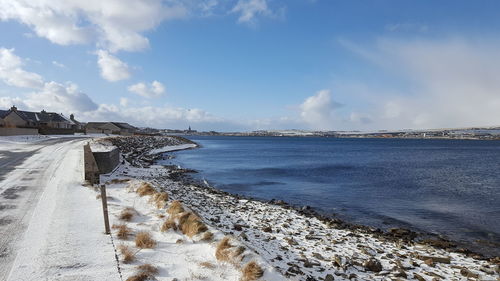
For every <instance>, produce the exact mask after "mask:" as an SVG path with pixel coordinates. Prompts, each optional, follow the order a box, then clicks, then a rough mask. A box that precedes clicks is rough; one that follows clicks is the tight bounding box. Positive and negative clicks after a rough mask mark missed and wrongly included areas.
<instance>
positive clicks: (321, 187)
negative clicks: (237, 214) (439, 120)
mask: <svg viewBox="0 0 500 281" xmlns="http://www.w3.org/2000/svg"><path fill="white" fill-rule="evenodd" d="M187 138H189V139H191V140H193V141H195V142H197V143H199V144H200V145H201V147H200V148H198V149H193V150H185V151H179V152H175V153H173V155H174V158H173V159H168V160H163V162H162V164H168V165H179V166H181V167H183V168H189V169H194V170H197V171H198V173H196V174H193V175H192V176H194V177H195V178H197V179H198V180H202V181H206V182H207V183H208V184H209V185H210V186H213V187H215V188H217V189H220V190H224V191H227V192H230V193H233V194H240V195H244V196H248V197H252V198H256V199H261V200H271V199H276V200H283V201H286V202H288V203H290V204H292V205H295V206H298V207H300V206H311V207H313V208H314V209H315V210H317V211H318V212H320V213H322V214H325V215H331V216H336V217H339V218H341V219H344V220H346V221H349V222H352V223H356V224H363V225H369V226H373V227H379V228H382V229H388V228H390V227H405V228H409V229H412V230H416V231H420V232H425V233H432V234H436V235H440V236H443V237H447V238H449V239H452V240H454V241H458V242H459V243H461V244H462V243H463V244H464V245H467V246H468V247H469V248H471V249H473V250H475V251H479V252H481V253H483V254H486V255H497V256H500V141H482V140H447V139H368V138H352V139H349V138H314V137H226V136H187Z"/></svg>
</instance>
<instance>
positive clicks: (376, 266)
mask: <svg viewBox="0 0 500 281" xmlns="http://www.w3.org/2000/svg"><path fill="white" fill-rule="evenodd" d="M363 266H364V268H365V269H366V270H369V271H373V272H380V271H382V264H381V263H380V262H379V261H378V260H377V259H369V260H367V261H365V263H364V264H363Z"/></svg>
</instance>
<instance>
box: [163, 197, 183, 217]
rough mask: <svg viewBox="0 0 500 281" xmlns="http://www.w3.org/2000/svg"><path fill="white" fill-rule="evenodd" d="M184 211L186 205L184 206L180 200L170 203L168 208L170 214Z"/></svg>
mask: <svg viewBox="0 0 500 281" xmlns="http://www.w3.org/2000/svg"><path fill="white" fill-rule="evenodd" d="M182 212H184V207H182V203H181V202H180V201H178V200H175V201H173V202H172V203H170V206H169V207H168V209H167V213H168V214H170V215H177V214H180V213H182Z"/></svg>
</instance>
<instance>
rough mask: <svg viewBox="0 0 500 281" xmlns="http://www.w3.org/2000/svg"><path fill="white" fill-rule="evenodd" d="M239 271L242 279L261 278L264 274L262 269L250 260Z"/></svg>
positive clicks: (245, 280)
mask: <svg viewBox="0 0 500 281" xmlns="http://www.w3.org/2000/svg"><path fill="white" fill-rule="evenodd" d="M241 273H242V276H241V280H242V281H252V280H257V279H259V278H261V277H262V276H263V275H264V270H262V268H261V267H260V265H258V264H257V263H256V262H255V261H251V262H249V263H247V264H246V265H245V266H244V267H243V269H241Z"/></svg>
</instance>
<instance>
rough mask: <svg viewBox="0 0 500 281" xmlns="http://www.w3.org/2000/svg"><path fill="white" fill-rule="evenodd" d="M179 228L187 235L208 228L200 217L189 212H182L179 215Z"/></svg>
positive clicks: (190, 235) (191, 235) (193, 234)
mask: <svg viewBox="0 0 500 281" xmlns="http://www.w3.org/2000/svg"><path fill="white" fill-rule="evenodd" d="M179 228H180V229H181V231H182V233H183V234H185V235H187V236H189V237H193V236H195V235H196V234H199V233H202V232H204V231H207V230H208V228H207V226H206V225H205V224H204V223H203V222H202V221H201V219H200V217H198V216H197V215H195V214H193V213H191V212H189V213H187V212H186V213H182V215H181V216H180V217H179Z"/></svg>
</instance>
